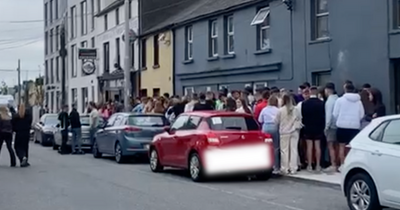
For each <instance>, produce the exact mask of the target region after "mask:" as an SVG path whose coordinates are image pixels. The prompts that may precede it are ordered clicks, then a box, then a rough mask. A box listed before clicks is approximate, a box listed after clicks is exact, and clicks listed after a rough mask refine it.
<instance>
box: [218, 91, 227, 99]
mask: <svg viewBox="0 0 400 210" xmlns="http://www.w3.org/2000/svg"><path fill="white" fill-rule="evenodd" d="M222 97H225V98H226V97H227V96H226V94H225V93H223V92H220V93H219V94H218V98H219V99H221V98H222Z"/></svg>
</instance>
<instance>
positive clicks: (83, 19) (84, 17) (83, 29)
mask: <svg viewBox="0 0 400 210" xmlns="http://www.w3.org/2000/svg"><path fill="white" fill-rule="evenodd" d="M87 15H88V14H87V2H86V0H85V1H82V2H81V33H82V35H85V34H87V29H88V25H87V24H88V17H87Z"/></svg>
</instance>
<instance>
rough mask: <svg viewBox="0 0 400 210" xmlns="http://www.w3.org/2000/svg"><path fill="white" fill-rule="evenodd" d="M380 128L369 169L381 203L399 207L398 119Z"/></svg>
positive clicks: (399, 147) (399, 154)
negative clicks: (373, 175)
mask: <svg viewBox="0 0 400 210" xmlns="http://www.w3.org/2000/svg"><path fill="white" fill-rule="evenodd" d="M382 126H384V129H383V132H382V133H381V135H380V136H379V137H378V138H377V141H376V144H377V145H376V147H375V148H374V150H373V152H372V153H371V156H373V157H371V161H370V162H371V163H372V165H371V168H372V169H373V171H374V174H375V177H376V180H374V181H375V182H377V183H378V186H379V191H380V198H381V199H382V201H383V202H384V203H390V204H391V205H395V206H397V207H400V179H399V178H398V176H399V174H400V129H399V128H400V119H394V120H390V121H388V122H386V123H384V124H383V125H382ZM369 164H370V163H369Z"/></svg>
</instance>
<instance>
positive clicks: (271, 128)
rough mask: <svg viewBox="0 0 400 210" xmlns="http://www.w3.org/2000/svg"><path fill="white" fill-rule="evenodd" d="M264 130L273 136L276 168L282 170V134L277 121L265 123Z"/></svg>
mask: <svg viewBox="0 0 400 210" xmlns="http://www.w3.org/2000/svg"><path fill="white" fill-rule="evenodd" d="M262 132H263V133H268V134H270V135H271V136H272V142H273V144H274V159H275V163H274V169H275V170H280V168H281V151H280V150H281V149H280V136H279V130H278V126H277V125H275V123H264V124H263V126H262Z"/></svg>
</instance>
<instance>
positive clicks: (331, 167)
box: [324, 166, 337, 173]
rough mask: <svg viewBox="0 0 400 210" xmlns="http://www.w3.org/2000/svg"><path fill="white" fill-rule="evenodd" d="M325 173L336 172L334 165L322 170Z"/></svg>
mask: <svg viewBox="0 0 400 210" xmlns="http://www.w3.org/2000/svg"><path fill="white" fill-rule="evenodd" d="M324 172H325V173H335V172H337V167H336V166H329V167H328V168H326V169H325V170H324Z"/></svg>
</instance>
